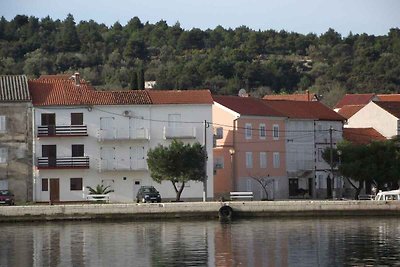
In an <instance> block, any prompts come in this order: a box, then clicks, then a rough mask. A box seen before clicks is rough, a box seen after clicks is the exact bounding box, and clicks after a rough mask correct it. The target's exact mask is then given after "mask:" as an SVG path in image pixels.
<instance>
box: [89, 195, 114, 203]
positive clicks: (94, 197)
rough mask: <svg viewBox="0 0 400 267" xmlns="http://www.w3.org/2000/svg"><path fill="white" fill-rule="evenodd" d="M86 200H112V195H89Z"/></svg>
mask: <svg viewBox="0 0 400 267" xmlns="http://www.w3.org/2000/svg"><path fill="white" fill-rule="evenodd" d="M86 200H89V201H105V202H110V195H87V196H86Z"/></svg>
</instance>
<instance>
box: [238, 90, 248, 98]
mask: <svg viewBox="0 0 400 267" xmlns="http://www.w3.org/2000/svg"><path fill="white" fill-rule="evenodd" d="M238 96H240V97H248V96H249V95H248V94H247V93H246V90H245V89H243V88H242V89H240V90H239V93H238Z"/></svg>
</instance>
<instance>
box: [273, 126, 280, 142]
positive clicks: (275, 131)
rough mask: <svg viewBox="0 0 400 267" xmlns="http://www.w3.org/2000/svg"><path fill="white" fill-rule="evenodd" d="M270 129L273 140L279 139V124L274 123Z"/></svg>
mask: <svg viewBox="0 0 400 267" xmlns="http://www.w3.org/2000/svg"><path fill="white" fill-rule="evenodd" d="M272 131H273V137H274V140H278V139H279V125H278V124H274V126H273V128H272Z"/></svg>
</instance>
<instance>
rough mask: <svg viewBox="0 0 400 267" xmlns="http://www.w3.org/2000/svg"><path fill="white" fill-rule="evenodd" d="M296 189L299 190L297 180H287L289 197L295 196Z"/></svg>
mask: <svg viewBox="0 0 400 267" xmlns="http://www.w3.org/2000/svg"><path fill="white" fill-rule="evenodd" d="M298 189H299V180H298V179H289V196H297V190H298Z"/></svg>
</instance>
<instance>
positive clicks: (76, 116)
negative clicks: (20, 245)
mask: <svg viewBox="0 0 400 267" xmlns="http://www.w3.org/2000/svg"><path fill="white" fill-rule="evenodd" d="M71 125H83V113H71Z"/></svg>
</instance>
